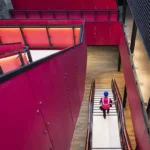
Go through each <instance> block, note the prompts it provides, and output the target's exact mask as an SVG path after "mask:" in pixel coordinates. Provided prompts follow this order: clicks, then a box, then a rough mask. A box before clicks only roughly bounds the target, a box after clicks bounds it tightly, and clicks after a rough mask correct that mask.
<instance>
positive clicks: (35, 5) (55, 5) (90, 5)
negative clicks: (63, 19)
mask: <svg viewBox="0 0 150 150" xmlns="http://www.w3.org/2000/svg"><path fill="white" fill-rule="evenodd" d="M12 4H13V7H14V9H18V10H22V9H25V10H37V9H39V10H49V9H51V10H54V9H63V10H67V9H71V10H77V9H117V4H116V0H93V1H91V0H72V1H70V0H63V1H60V0H55V1H52V0H43V1H42V3H40V2H38V1H36V0H26V1H23V2H21V1H19V0H12Z"/></svg>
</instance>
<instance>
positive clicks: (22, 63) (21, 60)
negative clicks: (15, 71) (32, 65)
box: [19, 52, 25, 66]
mask: <svg viewBox="0 0 150 150" xmlns="http://www.w3.org/2000/svg"><path fill="white" fill-rule="evenodd" d="M19 59H20V62H21V66H24V65H25V63H24V60H23V57H22V54H21V52H19Z"/></svg>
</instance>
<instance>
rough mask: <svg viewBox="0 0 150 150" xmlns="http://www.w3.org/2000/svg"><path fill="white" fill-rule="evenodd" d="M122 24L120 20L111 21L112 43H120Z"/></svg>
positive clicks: (110, 41)
mask: <svg viewBox="0 0 150 150" xmlns="http://www.w3.org/2000/svg"><path fill="white" fill-rule="evenodd" d="M120 32H121V24H120V22H111V23H110V40H109V43H110V45H119V42H120Z"/></svg>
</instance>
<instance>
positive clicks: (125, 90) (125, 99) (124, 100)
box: [122, 86, 127, 108]
mask: <svg viewBox="0 0 150 150" xmlns="http://www.w3.org/2000/svg"><path fill="white" fill-rule="evenodd" d="M126 102H127V89H126V86H125V88H124V96H123V103H122V105H123V108H125V107H126Z"/></svg>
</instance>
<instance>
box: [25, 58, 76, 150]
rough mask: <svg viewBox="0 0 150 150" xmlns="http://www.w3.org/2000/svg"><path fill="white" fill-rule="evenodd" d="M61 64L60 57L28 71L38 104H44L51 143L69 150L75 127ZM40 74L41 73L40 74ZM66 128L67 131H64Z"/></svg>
mask: <svg viewBox="0 0 150 150" xmlns="http://www.w3.org/2000/svg"><path fill="white" fill-rule="evenodd" d="M61 57H62V56H61ZM61 62H62V61H61V59H60V58H59V57H58V58H54V59H53V60H52V61H49V62H45V63H44V64H43V65H41V66H38V67H36V68H34V69H32V70H31V71H28V77H29V79H30V82H31V83H32V87H33V90H34V92H35V95H36V96H37V99H38V103H40V102H42V105H41V110H42V114H43V118H44V120H45V122H46V124H47V128H48V131H49V133H50V139H51V141H52V142H53V140H54V141H55V142H54V143H53V145H54V148H55V149H56V150H59V149H61V148H63V149H66V150H69V147H70V143H71V139H72V134H73V130H74V125H73V121H72V114H71V108H70V103H69V99H68V97H67V91H66V87H65V82H64V69H63V63H61ZM58 70H59V71H58ZM39 72H41V73H40V74H39ZM40 79H42V80H40ZM43 79H47V80H43ZM41 81H42V82H41ZM37 87H38V88H37ZM60 87H61V88H60ZM39 93H40V94H39ZM52 93H53V94H52ZM78 108H79V107H78ZM48 123H49V124H48ZM64 128H66V129H65V130H62V129H64Z"/></svg>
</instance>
